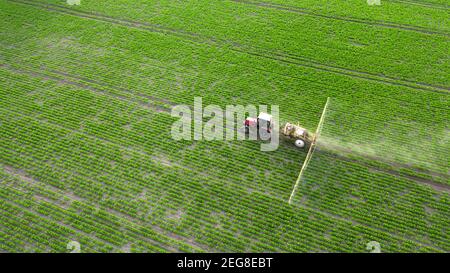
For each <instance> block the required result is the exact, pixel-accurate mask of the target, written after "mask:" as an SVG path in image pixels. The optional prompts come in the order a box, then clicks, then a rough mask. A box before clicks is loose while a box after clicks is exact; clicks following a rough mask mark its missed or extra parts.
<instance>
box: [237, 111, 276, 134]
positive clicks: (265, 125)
mask: <svg viewBox="0 0 450 273" xmlns="http://www.w3.org/2000/svg"><path fill="white" fill-rule="evenodd" d="M244 125H245V129H246V132H248V129H249V128H250V127H256V128H257V129H258V130H259V129H260V128H261V129H263V130H264V131H265V132H267V133H269V134H270V133H271V132H272V128H273V122H272V115H270V114H267V113H263V112H261V113H259V115H258V117H257V118H254V117H247V118H246V119H245V121H244Z"/></svg>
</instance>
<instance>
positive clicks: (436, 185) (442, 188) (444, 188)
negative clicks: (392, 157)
mask: <svg viewBox="0 0 450 273" xmlns="http://www.w3.org/2000/svg"><path fill="white" fill-rule="evenodd" d="M318 151H319V152H320V148H319V150H318ZM330 156H332V157H334V158H336V159H338V160H343V161H346V162H350V163H356V164H358V165H361V166H364V167H367V168H368V169H369V171H371V172H372V171H373V172H378V173H384V174H389V175H393V176H396V177H399V178H404V179H408V180H410V181H414V182H416V183H418V184H422V185H423V184H425V185H428V186H431V187H432V188H433V189H434V190H436V191H438V192H447V193H450V185H448V184H444V183H440V182H436V181H433V180H428V179H425V178H422V177H418V176H413V175H410V174H404V173H401V172H399V171H396V170H393V169H392V170H389V169H385V168H381V167H377V166H375V165H370V164H369V163H367V162H364V161H361V160H357V159H352V158H349V157H346V156H344V155H339V154H337V153H333V154H330ZM366 158H369V159H372V160H374V161H382V162H385V163H387V164H390V165H392V166H397V167H400V168H408V169H411V168H410V167H409V166H408V165H406V164H401V163H397V162H388V161H384V160H383V159H382V158H377V157H374V156H366ZM414 171H416V172H419V173H425V174H429V175H432V176H439V177H442V178H446V179H448V178H449V176H448V175H445V174H443V173H437V172H433V171H429V172H424V171H421V170H420V171H419V170H414Z"/></svg>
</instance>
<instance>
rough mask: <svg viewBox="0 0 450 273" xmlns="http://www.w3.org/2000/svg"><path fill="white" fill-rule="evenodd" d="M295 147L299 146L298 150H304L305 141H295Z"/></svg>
mask: <svg viewBox="0 0 450 273" xmlns="http://www.w3.org/2000/svg"><path fill="white" fill-rule="evenodd" d="M294 144H295V146H297V147H298V148H303V147H305V142H304V141H303V140H301V139H297V140H296V141H295V143H294Z"/></svg>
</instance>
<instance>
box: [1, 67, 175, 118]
mask: <svg viewBox="0 0 450 273" xmlns="http://www.w3.org/2000/svg"><path fill="white" fill-rule="evenodd" d="M0 68H4V69H7V70H9V71H12V72H15V73H19V74H27V75H30V76H33V77H39V78H43V79H46V80H49V79H50V80H53V81H56V82H58V83H61V84H69V85H72V86H75V87H78V88H81V89H85V90H89V91H91V92H94V93H97V94H99V93H101V94H104V95H106V96H111V97H113V98H115V99H119V100H122V101H131V102H134V103H137V104H139V105H140V106H142V107H143V108H145V109H149V110H151V111H155V112H166V113H170V112H171V109H169V108H166V107H163V106H161V105H157V104H154V103H152V101H160V102H164V103H168V101H167V100H165V99H159V98H156V97H153V96H149V95H143V94H140V93H136V92H133V91H130V90H127V89H124V88H120V87H113V86H110V85H108V84H105V83H100V82H97V81H94V80H91V79H87V78H83V77H78V76H74V75H69V74H67V73H64V72H60V71H56V70H49V71H48V72H50V73H54V74H57V75H60V76H63V77H65V78H71V80H67V79H61V78H58V77H55V76H52V75H48V74H43V73H39V72H36V71H25V70H19V69H16V68H13V67H11V66H9V65H7V64H2V63H0ZM83 81H86V82H89V83H91V84H95V85H98V86H103V87H104V86H106V87H109V88H111V89H115V90H118V91H120V92H124V93H128V94H130V95H133V96H138V97H141V98H144V99H145V101H146V102H143V101H141V100H137V99H129V98H127V97H124V96H121V95H116V94H112V93H111V92H108V91H107V90H105V89H104V88H103V89H102V88H97V87H94V86H91V85H87V84H84V83H82V82H83ZM169 103H170V104H171V105H173V103H171V102H169Z"/></svg>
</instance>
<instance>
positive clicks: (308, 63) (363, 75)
mask: <svg viewBox="0 0 450 273" xmlns="http://www.w3.org/2000/svg"><path fill="white" fill-rule="evenodd" d="M8 1H10V2H15V3H21V4H25V5H31V6H35V7H38V8H44V9H47V10H50V11H55V12H59V13H64V14H68V15H72V16H75V17H81V18H85V19H91V20H96V21H102V22H108V23H113V24H117V25H121V26H125V27H131V28H136V29H140V30H144V31H151V32H157V33H162V34H172V35H175V36H178V37H181V38H184V39H188V40H191V41H194V42H200V43H210V44H215V45H216V46H218V47H220V46H222V45H224V44H226V45H229V46H230V50H232V51H236V52H240V53H245V54H249V55H253V56H258V57H261V58H266V59H272V60H275V61H278V62H282V63H287V64H293V65H298V66H302V67H307V68H312V69H316V70H321V71H325V72H330V73H334V74H340V75H345V76H350V77H355V78H360V79H365V80H371V81H376V82H381V83H383V84H390V85H397V86H404V87H409V88H412V89H416V90H423V91H431V92H438V93H445V94H448V93H449V92H450V88H448V87H445V86H440V85H434V84H429V83H424V82H417V81H410V80H404V79H400V78H394V77H389V76H385V75H382V76H381V75H376V74H374V73H370V72H365V71H358V70H354V69H349V68H344V67H338V66H332V65H328V64H323V63H320V62H316V61H314V60H311V59H307V58H304V57H300V56H295V55H292V54H289V53H284V54H280V53H277V52H270V51H267V50H265V49H262V48H258V47H252V46H244V45H239V44H236V43H232V42H229V41H225V40H219V39H217V38H214V37H206V36H202V35H200V34H196V33H189V32H184V31H180V30H175V29H170V28H165V27H162V26H157V25H151V24H148V23H141V22H136V21H130V20H123V19H117V18H114V17H110V16H105V15H102V14H91V13H87V12H81V11H74V10H72V9H69V8H66V7H61V6H58V5H53V4H41V3H36V2H33V1H32V2H29V1H27V0H8ZM294 56H295V57H294Z"/></svg>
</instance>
